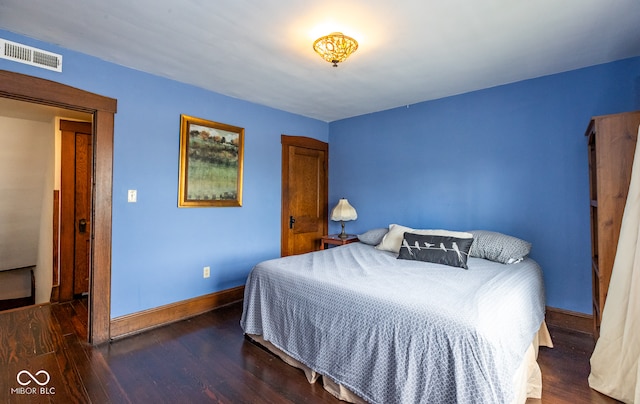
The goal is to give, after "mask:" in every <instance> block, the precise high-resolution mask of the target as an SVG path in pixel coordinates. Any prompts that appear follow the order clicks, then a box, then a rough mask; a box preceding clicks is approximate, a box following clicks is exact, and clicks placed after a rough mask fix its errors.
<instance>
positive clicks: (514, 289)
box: [241, 243, 544, 403]
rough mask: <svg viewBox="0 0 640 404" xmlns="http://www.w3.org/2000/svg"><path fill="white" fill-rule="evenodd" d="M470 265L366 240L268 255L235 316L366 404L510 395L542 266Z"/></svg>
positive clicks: (540, 292) (537, 315) (539, 310)
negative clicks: (401, 252)
mask: <svg viewBox="0 0 640 404" xmlns="http://www.w3.org/2000/svg"><path fill="white" fill-rule="evenodd" d="M467 265H468V267H469V269H468V270H464V269H461V268H454V267H448V266H444V265H439V264H430V263H425V262H421V261H408V260H399V259H397V258H396V255H395V254H393V253H389V252H385V251H379V250H377V249H375V248H374V247H372V246H369V245H366V244H363V243H354V244H349V245H346V246H342V247H338V248H332V249H329V250H323V251H318V252H313V253H308V254H303V255H298V256H291V257H284V258H279V259H275V260H269V261H265V262H262V263H260V264H258V265H257V266H256V267H254V268H253V270H252V271H251V273H250V274H249V277H248V279H247V283H246V286H245V299H244V310H243V315H242V319H241V326H242V328H243V330H244V332H245V333H246V334H249V335H257V336H261V338H262V340H263V341H266V342H268V344H269V345H272V346H273V347H274V348H275V349H277V350H278V351H281V352H282V353H284V354H285V355H286V356H288V357H290V358H292V359H293V360H295V361H297V362H299V363H300V364H302V365H304V366H305V367H307V368H309V369H310V370H311V371H312V372H315V373H317V374H320V375H322V376H323V378H325V379H326V380H327V381H328V382H329V384H334V385H336V386H339V387H340V388H343V389H345V390H346V391H348V392H350V393H352V394H353V395H355V396H356V397H358V398H359V399H362V400H364V401H366V402H371V403H390V402H412V403H420V402H423V403H439V402H442V403H445V402H446V403H452V402H465V403H486V402H503V403H509V402H514V400H515V399H516V396H517V395H518V392H517V391H516V390H515V389H514V379H515V378H516V374H518V371H519V369H521V367H522V366H523V363H525V358H526V355H525V354H527V352H528V350H530V349H531V347H532V341H533V340H534V337H535V336H536V335H537V333H538V331H539V330H540V328H541V326H542V325H543V320H544V289H543V284H542V274H541V269H540V267H539V266H538V264H537V263H536V262H535V261H533V260H531V259H528V258H527V259H525V260H523V261H522V262H520V263H517V264H511V265H504V264H498V263H495V262H492V261H487V260H483V259H479V258H469V260H468V262H467ZM534 359H535V358H534ZM325 384H326V383H325Z"/></svg>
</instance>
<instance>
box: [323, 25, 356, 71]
mask: <svg viewBox="0 0 640 404" xmlns="http://www.w3.org/2000/svg"><path fill="white" fill-rule="evenodd" d="M356 49H358V42H356V40H355V39H353V38H351V37H349V36H346V35H344V34H343V33H342V32H333V33H331V34H329V35H325V36H323V37H321V38H318V39H316V41H315V42H314V43H313V50H314V51H316V52H317V53H318V55H320V56H321V57H322V58H323V59H324V60H326V61H327V62H329V63H333V67H338V63H340V62H344V61H345V60H346V59H347V58H348V57H349V55H351V54H352V53H353V52H355V51H356Z"/></svg>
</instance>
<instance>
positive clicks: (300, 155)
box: [281, 135, 329, 257]
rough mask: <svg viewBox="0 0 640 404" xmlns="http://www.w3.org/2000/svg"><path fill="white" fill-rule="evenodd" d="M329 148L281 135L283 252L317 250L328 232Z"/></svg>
mask: <svg viewBox="0 0 640 404" xmlns="http://www.w3.org/2000/svg"><path fill="white" fill-rule="evenodd" d="M328 155H329V148H328V145H327V143H325V142H321V141H319V140H316V139H311V138H306V137H297V136H286V135H282V218H281V221H282V223H281V254H282V256H283V257H284V256H287V255H294V254H302V253H306V252H310V251H315V250H317V249H319V247H320V238H322V236H324V235H326V234H327V218H328V201H327V189H328V173H327V166H328V160H329V156H328Z"/></svg>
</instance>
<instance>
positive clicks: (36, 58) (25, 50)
mask: <svg viewBox="0 0 640 404" xmlns="http://www.w3.org/2000/svg"><path fill="white" fill-rule="evenodd" d="M0 48H1V49H0V51H1V52H0V58H2V59H8V60H13V61H14V62H19V63H24V64H27V65H31V66H36V67H41V68H43V69H48V70H54V71H56V72H62V55H58V54H57V53H52V52H47V51H45V50H42V49H38V48H34V47H31V46H27V45H23V44H20V43H17V42H11V41H7V40H6V39H2V38H0Z"/></svg>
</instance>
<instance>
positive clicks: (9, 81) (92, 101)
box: [0, 71, 117, 344]
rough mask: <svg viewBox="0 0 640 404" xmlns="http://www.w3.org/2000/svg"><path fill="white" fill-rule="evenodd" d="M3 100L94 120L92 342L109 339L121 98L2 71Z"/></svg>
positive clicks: (89, 334) (90, 276)
mask: <svg viewBox="0 0 640 404" xmlns="http://www.w3.org/2000/svg"><path fill="white" fill-rule="evenodd" d="M0 98H8V99H12V100H19V101H26V102H29V103H34V104H39V105H48V106H52V107H56V108H64V109H68V110H71V111H79V112H84V113H88V114H90V115H91V116H92V122H93V163H94V169H93V171H94V178H93V184H92V193H91V201H92V206H93V212H92V222H93V228H92V229H91V239H92V240H93V242H92V244H91V254H90V259H91V269H90V274H89V330H88V340H89V342H90V343H92V344H100V343H103V342H107V341H108V340H109V338H110V334H109V327H110V320H111V318H110V317H111V315H110V313H111V206H112V183H113V178H112V171H113V121H114V114H115V112H116V105H117V101H116V100H115V99H112V98H108V97H103V96H100V95H97V94H93V93H89V92H87V91H84V90H80V89H77V88H74V87H70V86H67V85H64V84H61V83H56V82H53V81H49V80H44V79H41V78H37V77H32V76H27V75H23V74H19V73H14V72H9V71H0Z"/></svg>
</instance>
